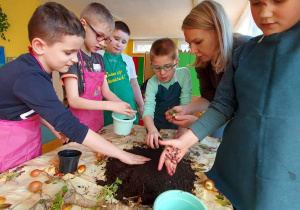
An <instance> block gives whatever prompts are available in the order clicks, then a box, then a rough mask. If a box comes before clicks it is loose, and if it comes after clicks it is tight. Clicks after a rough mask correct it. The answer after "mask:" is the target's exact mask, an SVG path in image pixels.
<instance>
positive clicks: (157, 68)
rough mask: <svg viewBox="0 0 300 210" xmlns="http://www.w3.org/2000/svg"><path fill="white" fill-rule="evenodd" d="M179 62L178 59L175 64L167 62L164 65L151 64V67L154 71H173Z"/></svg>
mask: <svg viewBox="0 0 300 210" xmlns="http://www.w3.org/2000/svg"><path fill="white" fill-rule="evenodd" d="M177 64H178V59H177V60H176V63H175V64H165V65H163V66H159V65H152V64H151V68H152V70H153V71H154V72H160V71H161V70H162V69H163V70H165V71H171V70H172V69H173V68H174V67H175V66H176V65H177Z"/></svg>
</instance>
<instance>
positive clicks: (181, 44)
mask: <svg viewBox="0 0 300 210" xmlns="http://www.w3.org/2000/svg"><path fill="white" fill-rule="evenodd" d="M178 50H179V52H190V46H189V43H187V42H186V41H178Z"/></svg>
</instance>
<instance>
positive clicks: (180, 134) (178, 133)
mask: <svg viewBox="0 0 300 210" xmlns="http://www.w3.org/2000/svg"><path fill="white" fill-rule="evenodd" d="M184 132H185V128H183V127H179V128H178V130H177V132H176V134H175V139H178V138H179V137H180V136H182V134H184Z"/></svg>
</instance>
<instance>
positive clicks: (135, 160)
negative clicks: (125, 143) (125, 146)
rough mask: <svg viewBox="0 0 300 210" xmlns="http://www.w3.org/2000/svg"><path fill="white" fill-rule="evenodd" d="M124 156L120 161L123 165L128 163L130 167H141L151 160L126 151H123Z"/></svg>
mask: <svg viewBox="0 0 300 210" xmlns="http://www.w3.org/2000/svg"><path fill="white" fill-rule="evenodd" d="M123 152H124V154H122V155H121V158H119V160H120V161H121V162H123V163H126V164H128V165H139V164H144V163H145V162H147V161H149V160H151V159H150V158H147V157H144V156H141V155H135V154H132V153H129V152H126V151H123Z"/></svg>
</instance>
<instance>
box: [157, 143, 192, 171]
mask: <svg viewBox="0 0 300 210" xmlns="http://www.w3.org/2000/svg"><path fill="white" fill-rule="evenodd" d="M159 144H160V145H165V146H166V147H165V149H164V151H163V152H162V153H161V155H160V159H159V163H158V170H159V171H160V170H161V169H162V168H163V165H165V166H166V169H167V172H168V174H169V175H170V176H173V175H174V174H175V171H176V167H177V164H178V163H179V161H180V160H181V159H182V158H183V156H184V154H185V153H186V151H187V149H188V146H187V145H185V144H184V142H183V141H181V140H178V139H174V140H166V141H159Z"/></svg>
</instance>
